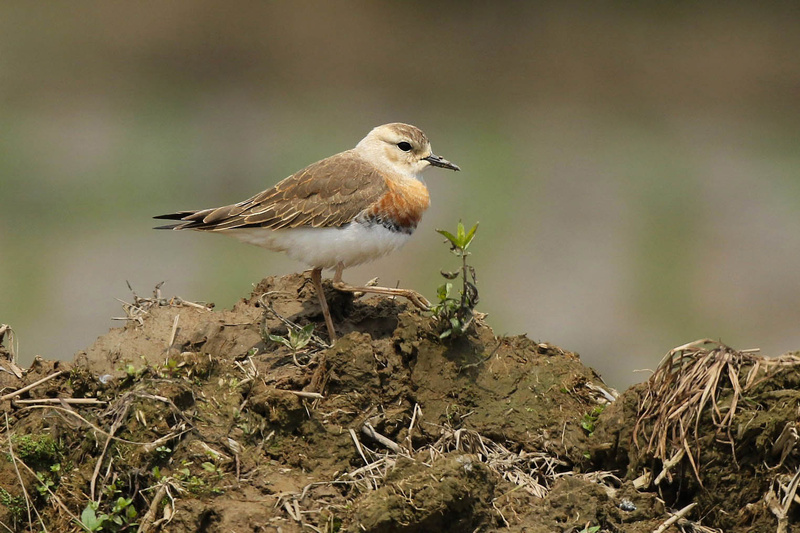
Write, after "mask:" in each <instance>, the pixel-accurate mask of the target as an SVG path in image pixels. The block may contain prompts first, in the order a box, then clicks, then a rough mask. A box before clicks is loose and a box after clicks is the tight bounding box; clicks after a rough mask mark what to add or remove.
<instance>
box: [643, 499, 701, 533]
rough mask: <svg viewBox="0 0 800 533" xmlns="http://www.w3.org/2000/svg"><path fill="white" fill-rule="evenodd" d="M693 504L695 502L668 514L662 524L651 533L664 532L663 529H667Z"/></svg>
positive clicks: (695, 503)
mask: <svg viewBox="0 0 800 533" xmlns="http://www.w3.org/2000/svg"><path fill="white" fill-rule="evenodd" d="M695 505H697V502H693V503H690V504H689V505H687V506H686V507H684V508H683V509H681V510H680V511H678V512H676V513H675V514H673V515H672V516H670V517H669V518H668V519H667V520H666V521H665V522H664V523H663V524H661V525H660V526H658V527H657V528H656V529H654V530H653V533H664V531H666V530H667V529H669V526H671V525H672V524H674V523H675V522H677V521H678V520H680V519H681V518H683V517H684V516H686V514H687V513H688V512H689V511H691V510H692V509H693V508H694V506H695Z"/></svg>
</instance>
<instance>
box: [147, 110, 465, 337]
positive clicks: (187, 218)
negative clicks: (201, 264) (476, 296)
mask: <svg viewBox="0 0 800 533" xmlns="http://www.w3.org/2000/svg"><path fill="white" fill-rule="evenodd" d="M431 166H433V167H440V168H445V169H450V170H454V171H459V170H461V169H460V167H459V166H458V165H456V164H454V163H451V162H450V161H448V160H447V159H445V158H443V157H440V156H438V155H436V154H434V153H433V151H432V150H431V144H430V141H429V140H428V137H427V136H426V135H425V133H423V131H422V130H420V129H419V128H417V127H415V126H412V125H410V124H404V123H400V122H395V123H390V124H384V125H381V126H377V127H375V128H373V129H372V130H371V131H370V132H369V133H368V134H367V136H366V137H364V138H363V139H362V140H361V141H359V143H358V144H356V146H355V148H352V149H350V150H345V151H344V152H340V153H338V154H336V155H332V156H330V157H328V158H325V159H322V160H321V161H318V162H316V163H312V164H311V165H309V166H307V167H305V168H304V169H302V170H300V171H298V172H296V173H294V174H292V175H291V176H289V177H288V178H286V179H284V180H282V181H280V182H278V183H277V184H276V185H274V186H273V187H271V188H269V189H267V190H265V191H262V192H260V193H258V194H256V195H254V196H252V197H250V198H248V199H247V200H244V201H241V202H238V203H235V204H231V205H226V206H222V207H216V208H210V209H200V210H193V211H178V212H175V213H169V214H165V215H159V216H156V217H154V218H156V219H165V220H174V221H178V222H177V223H174V224H169V225H166V226H159V227H157V228H155V229H171V230H184V229H191V230H197V231H204V232H211V233H220V234H223V235H229V236H231V237H234V238H236V239H238V240H240V241H242V242H245V243H249V244H254V245H256V246H260V247H262V248H266V249H268V250H272V251H277V252H284V253H286V254H287V255H288V256H289V257H291V258H293V259H295V260H298V261H301V262H303V263H305V264H307V265H308V266H310V267H311V280H312V282H313V284H314V287H315V290H316V292H317V295H318V297H319V301H320V307H321V309H322V314H323V316H324V319H325V325H326V328H327V330H328V337H329V339H330V341H331V342H332V343H333V342H335V341H336V330H335V328H334V324H333V319H332V318H331V314H330V309H329V306H328V303H327V301H326V299H325V293H324V292H323V288H322V271H323V269H335V273H334V276H333V280H332V281H333V286H334V288H335V289H337V290H340V291H348V292H360V293H374V294H383V295H390V296H402V297H404V298H407V299H408V300H409V301H411V302H412V303H413V304H414V305H416V306H418V307H420V308H422V309H426V308H428V307H429V306H430V302H428V301H427V300H426V299H425V298H424V297H423V296H422V295H421V294H419V293H417V292H416V291H413V290H410V289H399V288H389V287H374V286H370V287H355V286H351V285H348V284H347V283H345V282H343V281H342V272H343V270H344V269H345V268H346V267H351V266H355V265H359V264H362V263H365V262H368V261H372V260H375V259H378V258H380V257H382V256H384V255H386V254H388V253H390V252H392V251H394V250H397V249H398V248H400V247H401V246H403V244H405V243H406V242H407V241H408V239H409V238H410V237H411V235H412V233H414V230H415V229H416V228H417V225H418V224H419V222H420V220H421V218H422V214H423V213H424V212H425V211H426V210H427V209H428V207H429V206H430V196H429V194H428V188H427V187H426V185H425V182H424V180H423V179H422V172H423V171H424V170H426V169H427V168H428V167H431Z"/></svg>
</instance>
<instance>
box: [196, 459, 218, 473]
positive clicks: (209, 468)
mask: <svg viewBox="0 0 800 533" xmlns="http://www.w3.org/2000/svg"><path fill="white" fill-rule="evenodd" d="M200 466H202V467H203V470H207V471H209V472H216V471H217V467H216V466H215V465H214V463H209V462H208V461H206V462H204V463H202V464H201V465H200Z"/></svg>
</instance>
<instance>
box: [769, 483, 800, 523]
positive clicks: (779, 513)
mask: <svg viewBox="0 0 800 533" xmlns="http://www.w3.org/2000/svg"><path fill="white" fill-rule="evenodd" d="M784 482H785V483H784ZM798 488H800V468H799V469H798V470H797V472H796V473H795V474H794V475H793V476H791V477H789V476H788V475H783V476H779V477H778V478H777V479H775V481H774V482H773V487H772V489H771V490H769V491H768V492H767V494H766V495H765V496H764V500H765V501H766V503H767V507H769V510H770V511H771V512H772V514H774V515H775V517H776V518H777V519H778V528H777V530H776V531H777V533H787V532H788V531H790V530H789V525H790V521H789V509H790V508H791V507H792V504H793V503H797V504H800V497H799V496H798V494H797V491H798Z"/></svg>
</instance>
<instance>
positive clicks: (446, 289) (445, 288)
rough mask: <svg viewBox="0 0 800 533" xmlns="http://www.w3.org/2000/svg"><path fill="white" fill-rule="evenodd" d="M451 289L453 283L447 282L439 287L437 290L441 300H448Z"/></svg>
mask: <svg viewBox="0 0 800 533" xmlns="http://www.w3.org/2000/svg"><path fill="white" fill-rule="evenodd" d="M451 290H453V284H452V283H445V284H444V285H440V286H439V289H438V290H437V291H436V296H438V297H439V301H440V302H443V301H445V300H447V297H448V296H450V291H451Z"/></svg>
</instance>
